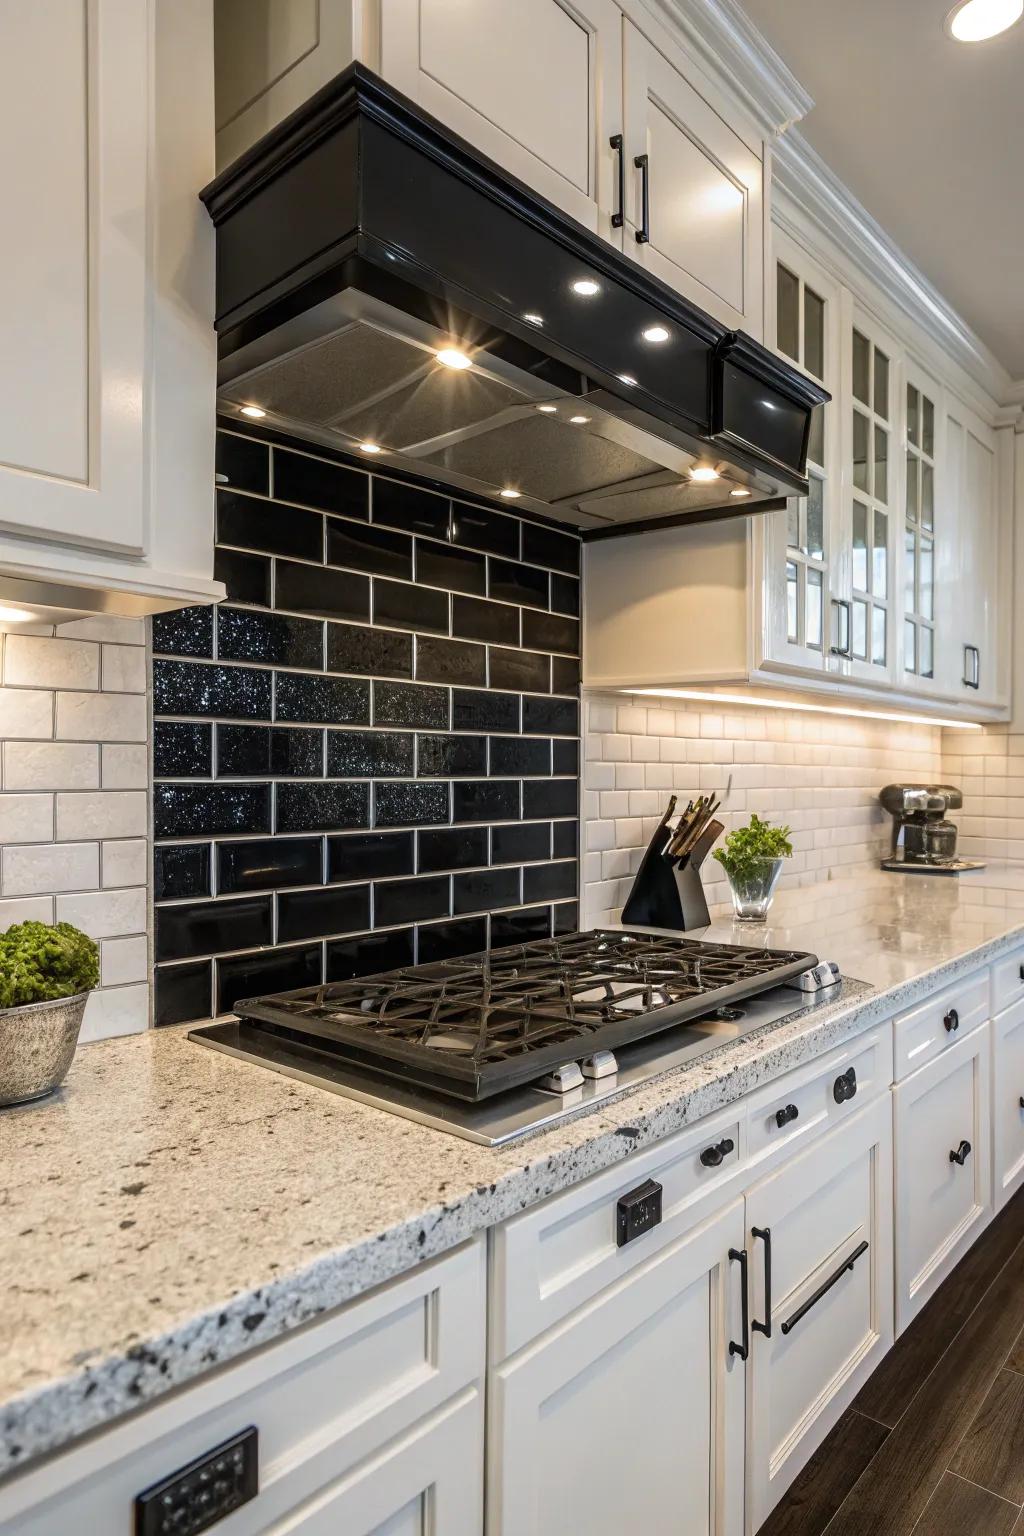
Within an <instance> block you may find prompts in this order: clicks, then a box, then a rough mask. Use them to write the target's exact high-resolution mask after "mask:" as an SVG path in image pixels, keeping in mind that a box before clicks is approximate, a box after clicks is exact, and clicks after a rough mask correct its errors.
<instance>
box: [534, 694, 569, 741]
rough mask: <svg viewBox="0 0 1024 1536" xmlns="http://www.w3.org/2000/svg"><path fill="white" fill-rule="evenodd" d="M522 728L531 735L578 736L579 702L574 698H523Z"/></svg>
mask: <svg viewBox="0 0 1024 1536" xmlns="http://www.w3.org/2000/svg"><path fill="white" fill-rule="evenodd" d="M523 730H524V731H525V732H526V733H527V734H528V735H531V736H540V735H546V736H578V735H579V733H580V707H579V704H578V703H577V702H576V700H575V699H524V700H523Z"/></svg>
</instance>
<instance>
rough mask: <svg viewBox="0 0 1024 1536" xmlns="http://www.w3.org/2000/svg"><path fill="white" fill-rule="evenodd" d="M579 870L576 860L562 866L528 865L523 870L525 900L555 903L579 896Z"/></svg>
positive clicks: (569, 860)
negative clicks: (561, 899) (559, 899)
mask: <svg viewBox="0 0 1024 1536" xmlns="http://www.w3.org/2000/svg"><path fill="white" fill-rule="evenodd" d="M577 881H578V869H577V865H576V861H575V860H574V859H568V860H566V862H565V863H562V864H528V865H527V867H526V868H525V869H524V870H523V900H524V901H526V902H530V901H555V900H557V899H558V898H559V897H566V898H571V897H574V896H575V895H576V894H577Z"/></svg>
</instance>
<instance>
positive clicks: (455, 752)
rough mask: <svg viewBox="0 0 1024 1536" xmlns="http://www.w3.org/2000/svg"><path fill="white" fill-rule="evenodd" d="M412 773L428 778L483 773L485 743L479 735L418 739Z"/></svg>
mask: <svg viewBox="0 0 1024 1536" xmlns="http://www.w3.org/2000/svg"><path fill="white" fill-rule="evenodd" d="M416 772H417V773H418V774H419V775H420V777H421V778H431V779H437V778H453V777H459V776H463V777H464V776H465V775H467V774H477V773H486V772H487V743H486V741H485V740H484V738H483V737H482V736H420V737H418V738H417V743H416Z"/></svg>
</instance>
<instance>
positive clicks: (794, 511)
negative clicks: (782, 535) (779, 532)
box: [786, 496, 800, 549]
mask: <svg viewBox="0 0 1024 1536" xmlns="http://www.w3.org/2000/svg"><path fill="white" fill-rule="evenodd" d="M786 543H787V544H788V546H789V548H790V549H799V548H800V502H799V501H798V499H797V498H796V497H795V496H791V497H790V498H789V500H788V501H787V502H786Z"/></svg>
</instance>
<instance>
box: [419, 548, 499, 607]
mask: <svg viewBox="0 0 1024 1536" xmlns="http://www.w3.org/2000/svg"><path fill="white" fill-rule="evenodd" d="M416 580H417V581H421V582H425V583H426V585H427V586H428V587H444V588H445V589H446V591H448V592H470V593H474V594H475V595H476V596H478V597H482V596H483V594H484V593H485V592H486V591H487V561H486V560H485V559H484V557H483V555H478V554H474V552H473V551H472V550H469V549H456V548H455V547H454V546H453V545H451V544H437V543H435V542H434V541H433V540H432V539H417V540H416Z"/></svg>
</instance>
